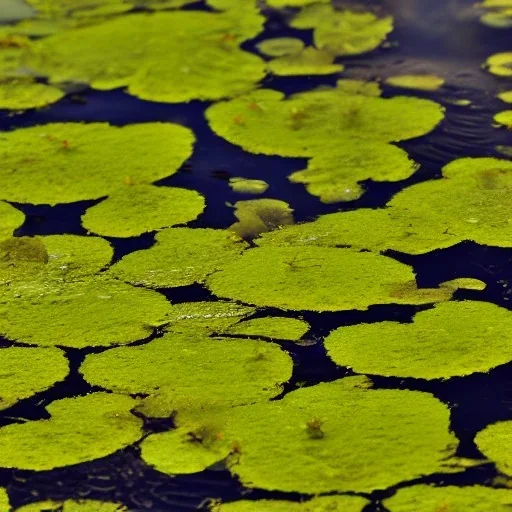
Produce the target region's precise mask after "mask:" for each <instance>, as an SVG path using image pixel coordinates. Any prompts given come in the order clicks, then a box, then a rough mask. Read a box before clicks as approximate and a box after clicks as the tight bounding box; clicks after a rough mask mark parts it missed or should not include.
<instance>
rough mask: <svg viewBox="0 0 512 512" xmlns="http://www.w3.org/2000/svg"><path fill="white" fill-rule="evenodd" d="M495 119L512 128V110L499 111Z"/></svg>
mask: <svg viewBox="0 0 512 512" xmlns="http://www.w3.org/2000/svg"><path fill="white" fill-rule="evenodd" d="M494 121H496V122H497V123H498V124H502V125H503V126H506V127H507V128H508V129H509V130H512V110H505V111H504V112H499V113H498V114H496V115H495V116H494Z"/></svg>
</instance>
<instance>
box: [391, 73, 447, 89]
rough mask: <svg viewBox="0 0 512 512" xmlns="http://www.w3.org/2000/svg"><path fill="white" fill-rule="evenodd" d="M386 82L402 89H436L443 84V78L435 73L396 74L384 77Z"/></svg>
mask: <svg viewBox="0 0 512 512" xmlns="http://www.w3.org/2000/svg"><path fill="white" fill-rule="evenodd" d="M386 83H387V84H388V85H392V86H393V87H401V88H403V89H418V90H420V91H437V90H438V89H439V88H440V87H442V86H443V84H444V79H443V78H440V77H438V76H436V75H396V76H390V77H389V78H386Z"/></svg>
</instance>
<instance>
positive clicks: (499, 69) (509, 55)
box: [485, 52, 512, 76]
mask: <svg viewBox="0 0 512 512" xmlns="http://www.w3.org/2000/svg"><path fill="white" fill-rule="evenodd" d="M485 66H486V67H487V69H488V70H489V71H490V72H491V73H492V74H493V75H498V76H512V52H503V53H496V54H494V55H491V56H490V57H489V58H488V59H487V60H486V61H485Z"/></svg>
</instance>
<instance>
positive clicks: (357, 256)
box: [206, 246, 453, 311]
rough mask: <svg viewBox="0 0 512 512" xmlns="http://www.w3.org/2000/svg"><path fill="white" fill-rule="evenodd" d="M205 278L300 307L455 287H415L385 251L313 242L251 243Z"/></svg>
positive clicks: (386, 299) (241, 293)
mask: <svg viewBox="0 0 512 512" xmlns="http://www.w3.org/2000/svg"><path fill="white" fill-rule="evenodd" d="M206 284H207V286H208V288H209V289H210V290H211V291H212V292H213V293H214V294H215V295H217V296H218V297H224V298H230V299H235V300H240V301H242V302H245V303H247V304H253V305H256V306H271V307H277V308H282V309H286V310H298V311H301V310H310V311H343V310H350V309H360V310H365V309H367V308H368V307H369V306H370V305H374V304H427V303H431V302H437V301H442V300H447V299H449V298H450V297H451V295H452V293H453V290H451V289H448V288H439V289H428V288H424V289H419V288H417V286H416V282H415V278H414V273H413V271H412V269H411V268H410V267H408V266H407V265H404V264H402V263H399V262H398V261H396V260H393V259H391V258H388V257H386V256H381V255H379V254H374V253H370V252H355V251H353V250H350V249H338V248H327V247H325V248H324V247H313V246H310V247H294V246H288V247H272V246H265V247H259V248H255V249H249V250H247V251H246V252H245V253H244V254H243V255H242V257H241V258H239V259H238V260H236V261H234V262H232V263H227V264H225V265H223V266H222V267H221V268H220V270H219V272H216V273H214V274H212V275H210V276H209V277H208V279H207V281H206Z"/></svg>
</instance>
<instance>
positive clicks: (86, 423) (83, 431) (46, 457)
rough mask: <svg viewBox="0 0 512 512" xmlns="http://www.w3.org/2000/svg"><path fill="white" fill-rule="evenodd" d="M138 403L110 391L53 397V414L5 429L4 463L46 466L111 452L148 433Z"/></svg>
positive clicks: (1, 439) (0, 435) (0, 438)
mask: <svg viewBox="0 0 512 512" xmlns="http://www.w3.org/2000/svg"><path fill="white" fill-rule="evenodd" d="M136 405H137V401H136V400H134V399H132V398H130V397H128V396H122V395H115V394H107V393H91V394H89V395H87V396H81V397H78V398H65V399H62V400H57V401H55V402H52V403H51V404H50V405H48V406H47V407H46V410H47V411H48V413H49V414H50V416H51V418H50V419H45V420H38V421H28V422H26V423H22V424H19V423H15V424H11V425H7V426H6V427H2V428H0V467H4V468H16V469H27V470H36V471H46V470H49V469H54V468H60V467H65V466H71V465H74V464H79V463H81V462H87V461H91V460H95V459H99V458H101V457H106V456H107V455H110V454H111V453H114V452H115V451H117V450H120V449H122V448H125V447H126V446H128V445H130V444H132V443H134V442H136V441H137V440H138V439H140V437H141V436H142V430H141V427H142V420H140V419H139V418H137V417H136V416H133V415H132V414H131V413H130V410H131V409H133V408H134V407H135V406H136Z"/></svg>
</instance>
